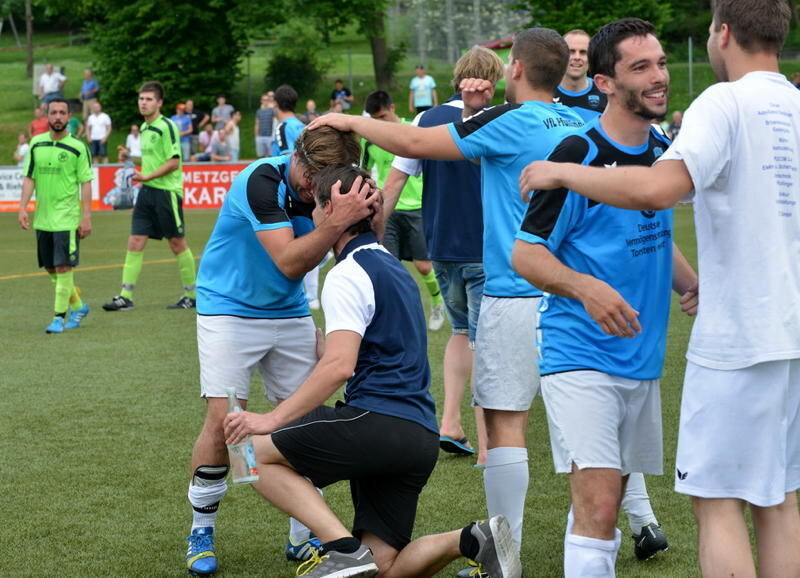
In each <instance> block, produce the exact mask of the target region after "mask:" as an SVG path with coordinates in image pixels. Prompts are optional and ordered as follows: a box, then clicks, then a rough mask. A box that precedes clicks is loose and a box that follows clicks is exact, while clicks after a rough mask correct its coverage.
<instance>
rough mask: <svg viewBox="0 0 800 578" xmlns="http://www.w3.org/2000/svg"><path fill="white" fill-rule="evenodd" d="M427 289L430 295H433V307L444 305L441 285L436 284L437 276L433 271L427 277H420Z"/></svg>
mask: <svg viewBox="0 0 800 578" xmlns="http://www.w3.org/2000/svg"><path fill="white" fill-rule="evenodd" d="M420 276H421V277H422V282H423V283H425V287H427V288H428V293H430V294H431V305H441V304H442V292H441V291H439V284H438V283H437V282H436V275H435V274H434V272H433V271H431V272H430V273H428V274H427V275H420Z"/></svg>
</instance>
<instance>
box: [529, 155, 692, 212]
mask: <svg viewBox="0 0 800 578" xmlns="http://www.w3.org/2000/svg"><path fill="white" fill-rule="evenodd" d="M560 187H564V188H567V189H570V190H572V191H575V192H576V193H580V194H582V195H584V196H586V197H589V198H591V199H594V200H595V201H598V202H601V203H604V204H606V205H612V206H614V207H621V208H623V209H635V210H643V209H644V210H651V211H659V210H663V209H669V208H671V207H673V206H675V205H676V204H677V203H678V201H680V200H681V199H682V198H684V197H685V196H686V195H687V194H689V193H690V192H691V191H692V189H693V188H694V185H693V184H692V178H691V176H690V175H689V171H688V170H687V168H686V164H685V163H684V162H683V161H678V160H664V161H661V162H658V163H656V164H655V165H653V166H652V167H639V166H619V167H614V168H613V169H608V168H601V167H588V166H583V165H578V164H574V163H554V162H550V161H536V162H533V163H531V164H529V165H528V166H527V167H525V169H523V171H522V174H521V175H520V177H519V188H520V191H522V192H523V193H526V192H529V191H532V190H549V189H556V188H560Z"/></svg>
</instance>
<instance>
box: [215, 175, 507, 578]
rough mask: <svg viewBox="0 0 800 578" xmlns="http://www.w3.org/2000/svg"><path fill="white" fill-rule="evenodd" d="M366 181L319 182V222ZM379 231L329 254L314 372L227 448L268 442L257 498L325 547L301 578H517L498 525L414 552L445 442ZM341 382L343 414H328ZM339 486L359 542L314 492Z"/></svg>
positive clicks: (418, 322)
mask: <svg viewBox="0 0 800 578" xmlns="http://www.w3.org/2000/svg"><path fill="white" fill-rule="evenodd" d="M367 177H368V175H367V174H366V173H364V172H363V171H361V170H360V169H356V168H353V167H349V166H344V165H336V166H331V167H328V168H326V169H323V170H322V171H320V173H319V175H318V176H317V178H316V184H317V193H316V202H317V206H316V209H315V210H314V215H313V216H314V220H315V222H320V221H322V220H323V219H325V218H326V217H327V216H328V214H329V213H330V211H331V203H330V200H331V195H337V194H339V193H340V192H341V191H347V190H355V191H358V190H359V189H360V188H361V187H368V186H369V184H367V182H366V179H367ZM373 194H376V193H373ZM379 219H380V216H379V215H378V216H376V217H375V216H374V217H373V218H369V219H365V220H363V221H360V222H359V223H356V224H355V225H353V226H352V227H350V228H349V229H348V230H347V231H346V232H345V233H344V234H343V235H342V236H341V237H340V238H339V240H338V241H337V242H336V244H335V245H334V247H333V249H334V252H335V254H336V259H337V264H336V266H335V267H334V268H333V269H332V270H331V271H330V273H329V274H328V277H327V279H326V282H325V287H324V288H323V291H322V305H323V309H324V311H325V322H326V331H327V334H328V338H327V343H326V344H325V351H324V354H323V355H322V357H321V359H320V361H319V364H318V365H317V367H316V368H315V369H314V371H313V372H312V373H311V375H310V376H309V377H308V379H307V380H306V381H305V382H304V383H303V385H301V386H300V388H299V389H298V390H297V391H296V392H295V393H294V394H293V395H292V396H291V397H289V398H288V399H287V400H286V401H284V402H283V403H282V404H281V405H280V406H278V407H277V408H276V409H275V410H274V411H272V412H269V413H266V414H255V413H250V412H242V413H231V414H228V416H227V417H226V418H225V436H226V439H227V443H236V442H237V441H240V440H241V439H243V438H244V437H245V436H246V435H248V434H271V435H258V436H256V437H255V438H254V443H255V448H256V456H257V458H258V461H259V472H260V474H261V475H260V480H259V481H258V482H257V483H255V484H254V487H255V488H256V490H258V491H259V492H260V493H261V494H262V495H263V496H264V497H265V498H266V499H267V500H269V501H270V502H272V503H273V504H274V505H275V506H277V507H278V508H280V509H281V510H283V511H284V512H287V513H289V514H290V515H292V516H294V517H296V518H297V519H298V520H300V521H302V522H303V523H304V524H306V525H307V526H308V527H309V528H310V529H311V530H312V531H313V532H314V533H315V534H316V535H317V536H318V537H319V538H320V540H321V541H322V542H323V546H322V549H321V550H320V551H319V552H316V553H315V555H314V556H313V558H312V559H311V560H309V561H308V562H307V563H306V564H309V567H308V568H303V569H302V570H304V571H305V574H304V575H306V576H315V577H322V576H374V575H376V574H378V573H379V572H380V574H381V576H432V575H434V574H435V573H436V572H438V571H439V570H441V569H443V568H444V567H445V566H447V565H448V564H449V563H450V562H452V561H453V560H455V559H456V558H458V557H460V556H465V557H467V558H469V559H471V560H474V561H475V562H476V563H477V564H478V565H479V567H481V568H482V570H483V571H484V572H488V573H489V575H491V576H492V577H493V578H507V577H512V578H519V576H520V575H521V571H522V570H521V564H520V561H519V557H518V554H517V553H516V551H515V549H514V547H513V544H512V539H511V530H510V528H509V526H508V522H507V521H506V520H505V518H503V517H502V516H496V517H494V518H492V519H490V520H488V521H481V522H476V523H474V524H470V525H468V526H466V527H464V528H462V529H459V530H454V531H451V532H447V533H444V534H437V535H433V536H425V537H423V538H419V539H417V540H415V541H413V542H411V532H412V529H413V526H414V519H415V517H416V509H417V501H418V499H419V493H420V491H421V490H422V488H423V487H424V486H425V484H426V482H427V480H428V477H429V476H430V474H431V472H432V471H433V467H434V465H435V464H436V459H437V457H438V448H439V433H438V428H437V426H436V415H435V406H434V402H433V398H432V397H431V394H430V391H429V388H430V368H429V366H428V357H427V332H426V323H425V314H424V311H423V308H422V302H421V300H420V296H419V290H418V288H417V285H416V283H415V282H414V280H413V279H412V277H411V275H410V274H409V273H408V271H407V270H406V269H405V267H403V266H402V265H401V264H400V262H399V261H397V259H395V258H394V257H392V255H391V254H389V252H388V251H386V249H384V248H383V247H382V246H381V245H380V244H379V243H378V241H377V238H376V236H375V232H374V229H375V228H376V225H378V221H379ZM345 381H346V382H347V385H346V388H345V402H344V403H341V402H339V403H337V405H336V407H330V406H325V405H322V404H323V403H324V402H325V401H326V400H327V399H328V398H329V397H330V396H331V395H333V394H334V393H335V392H336V391H337V390H338V389H339V388H340V387H341V385H342V383H344V382H345ZM387 446H388V447H387ZM409 447H413V448H414V451H413V452H409V451H408V448H409ZM340 480H349V481H350V486H351V492H352V495H353V505H354V509H355V516H354V521H353V528H352V532H351V531H349V530H348V529H347V528H345V526H344V525H343V524H342V522H340V521H339V519H338V518H337V517H336V515H335V514H334V513H333V512H332V511H331V510H330V509H329V508H328V506H327V505H326V504H325V502H324V500H323V499H322V497H321V496H320V495H319V493H318V492H317V490H316V488H315V486H317V487H320V488H322V487H325V486H327V485H329V484H332V483H334V482H337V481H340ZM302 570H301V571H302Z"/></svg>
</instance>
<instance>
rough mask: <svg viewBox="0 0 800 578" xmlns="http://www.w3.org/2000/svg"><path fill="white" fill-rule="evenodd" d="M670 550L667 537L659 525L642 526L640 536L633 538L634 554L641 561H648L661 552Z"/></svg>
mask: <svg viewBox="0 0 800 578" xmlns="http://www.w3.org/2000/svg"><path fill="white" fill-rule="evenodd" d="M667 550H669V544H668V543H667V536H666V534H664V530H662V529H661V526H658V525H657V524H653V523H650V524H647V525H645V526H642V529H641V531H640V532H639V534H638V535H636V534H634V536H633V553H634V554H636V557H637V558H638V559H639V560H648V559H649V558H652V557H653V556H655V555H656V554H658V553H659V552H666V551H667Z"/></svg>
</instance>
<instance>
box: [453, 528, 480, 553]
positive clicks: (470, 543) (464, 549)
mask: <svg viewBox="0 0 800 578" xmlns="http://www.w3.org/2000/svg"><path fill="white" fill-rule="evenodd" d="M472 526H473V524H470V525H469V526H466V527H464V528H463V529H462V530H461V539H460V540H459V541H458V549H459V550H461V554H462V555H463V556H464V557H465V558H469V559H470V560H474V559H475V556H477V555H478V550H480V544H478V539H477V538H475V536H473V535H472V531H471V530H472Z"/></svg>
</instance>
